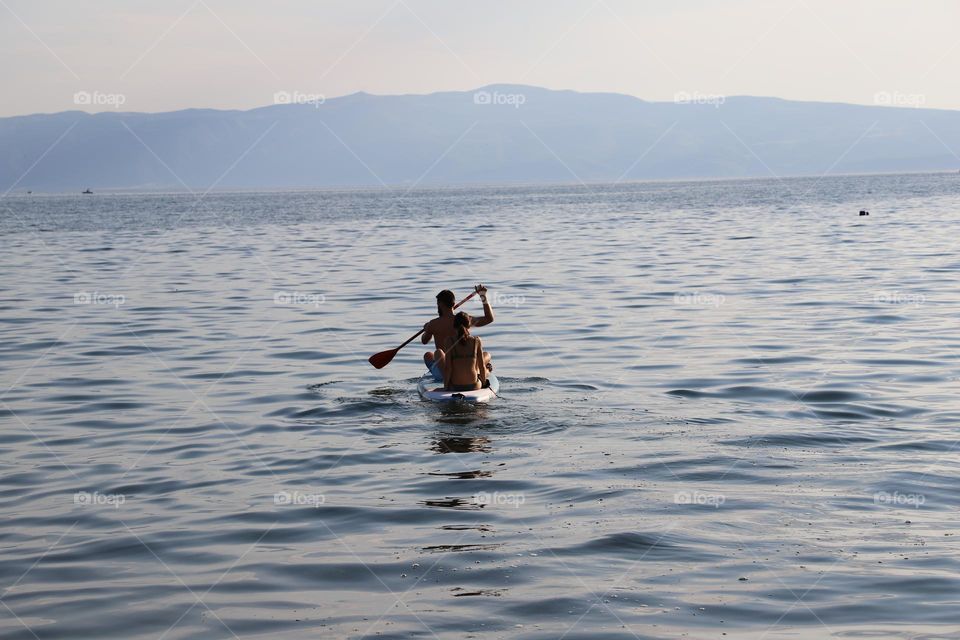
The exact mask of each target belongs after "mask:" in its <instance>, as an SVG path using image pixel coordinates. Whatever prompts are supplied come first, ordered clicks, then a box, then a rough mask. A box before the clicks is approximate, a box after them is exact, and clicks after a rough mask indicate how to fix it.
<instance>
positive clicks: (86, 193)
mask: <svg viewBox="0 0 960 640" xmlns="http://www.w3.org/2000/svg"><path fill="white" fill-rule="evenodd" d="M80 193H82V194H83V195H86V196H88V195H91V194H92V193H93V191H90V189H87V190H86V191H81V192H80Z"/></svg>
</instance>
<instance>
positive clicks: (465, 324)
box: [453, 311, 471, 338]
mask: <svg viewBox="0 0 960 640" xmlns="http://www.w3.org/2000/svg"><path fill="white" fill-rule="evenodd" d="M470 320H471V318H470V314H468V313H466V312H464V311H461V312H460V313H458V314H457V315H455V316H453V326H454V327H455V328H456V330H457V336H458V337H460V338H462V337H463V336H465V335H467V329H469V328H470Z"/></svg>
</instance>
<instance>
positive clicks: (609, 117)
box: [0, 85, 960, 192]
mask: <svg viewBox="0 0 960 640" xmlns="http://www.w3.org/2000/svg"><path fill="white" fill-rule="evenodd" d="M717 102H719V101H717ZM61 136H62V139H61ZM58 139H59V142H58ZM954 152H956V153H958V154H960V112H956V111H939V110H928V109H909V108H895V107H880V106H877V107H872V106H857V105H847V104H827V103H810V102H790V101H787V100H780V99H776V98H754V97H731V98H727V99H725V100H724V101H723V102H722V104H704V103H703V101H702V100H700V99H698V98H697V97H694V98H693V99H692V100H691V101H690V102H689V103H674V102H669V103H663V102H646V101H643V100H640V99H638V98H634V97H630V96H625V95H619V94H606V93H577V92H573V91H552V90H547V89H542V88H537V87H528V86H513V85H497V86H490V87H484V88H482V89H479V90H477V91H469V92H446V93H434V94H429V95H398V96H375V95H369V94H365V93H358V94H353V95H349V96H344V97H340V98H333V99H329V100H326V101H325V102H324V103H323V104H278V105H274V106H269V107H263V108H259V109H253V110H250V111H216V110H210V109H189V110H186V111H176V112H171V113H156V114H144V113H123V112H106V113H97V114H92V115H91V114H87V113H84V112H79V111H70V112H64V113H57V114H40V115H30V116H18V117H12V118H2V119H0V192H2V191H6V190H7V189H8V188H9V187H11V186H12V185H14V184H15V185H16V186H15V189H16V190H17V191H22V190H26V189H35V190H45V191H80V190H82V189H84V188H86V187H90V188H92V189H94V190H96V189H98V188H99V189H103V188H183V184H182V183H181V181H182V182H183V183H185V184H186V185H188V186H189V187H190V188H191V189H206V188H209V187H211V186H215V187H217V188H236V187H239V188H275V187H311V186H316V187H327V186H339V185H344V186H352V185H357V186H359V185H379V184H381V182H382V183H386V184H391V185H394V184H398V185H402V184H407V185H412V184H424V185H429V184H434V185H435V184H452V183H457V184H460V183H504V182H525V183H529V182H570V181H585V182H590V181H612V180H619V179H622V180H638V179H657V178H695V177H742V176H769V175H771V174H775V175H784V176H785V175H808V174H814V175H819V174H823V173H826V172H829V173H870V172H897V171H931V170H951V169H956V168H958V167H960V159H958V157H957V156H956V155H954Z"/></svg>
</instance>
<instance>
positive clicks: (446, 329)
mask: <svg viewBox="0 0 960 640" xmlns="http://www.w3.org/2000/svg"><path fill="white" fill-rule="evenodd" d="M427 326H428V327H429V330H430V333H432V334H433V348H434V349H440V350H443V349H446V348H447V342H449V341H451V340H453V339H455V338H456V336H457V331H456V329H454V327H453V314H450V315H443V316H439V317H436V318H434V319H433V320H431V321H430V322H429V323H427Z"/></svg>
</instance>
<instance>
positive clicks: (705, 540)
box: [0, 174, 960, 639]
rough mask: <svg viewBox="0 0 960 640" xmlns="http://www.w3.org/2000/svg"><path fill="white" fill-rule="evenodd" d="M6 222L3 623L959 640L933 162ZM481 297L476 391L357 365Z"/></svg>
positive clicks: (952, 187)
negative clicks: (901, 172)
mask: <svg viewBox="0 0 960 640" xmlns="http://www.w3.org/2000/svg"><path fill="white" fill-rule="evenodd" d="M860 209H869V210H870V212H871V215H870V216H859V215H858V211H859V210H860ZM0 234H2V238H3V240H2V241H3V251H2V253H0V264H2V274H3V278H2V280H0V305H2V313H0V364H2V366H0V383H2V386H0V393H2V396H0V401H2V403H0V412H2V413H0V423H2V428H0V449H2V465H3V467H2V468H3V473H2V475H0V481H2V487H0V549H2V550H0V586H2V590H0V605H2V606H0V637H3V638H11V639H13V638H17V639H20V638H23V639H31V638H40V639H47V638H69V639H76V638H101V639H102V638H124V639H127V638H169V639H173V638H234V637H236V638H254V637H270V638H327V637H330V638H340V637H344V638H373V637H378V638H469V637H474V638H488V637H489V638H570V639H572V638H723V637H724V636H727V637H731V638H756V639H760V638H867V637H869V638H957V637H960V635H958V630H960V606H958V605H960V533H958V527H957V524H958V519H960V510H958V507H960V464H958V459H960V448H958V444H960V402H958V400H957V392H958V378H960V358H958V347H960V333H958V317H960V314H958V311H960V281H958V276H960V255H958V253H957V242H958V240H957V239H958V238H960V178H958V177H957V176H955V175H942V174H941V175H911V176H870V177H826V178H822V179H816V178H803V179H785V180H777V179H769V180H741V181H728V182H702V183H695V182H685V183H679V182H678V183H647V184H616V185H614V184H607V185H603V184H597V185H576V186H560V187H476V188H473V187H471V188H449V189H411V190H404V189H399V188H398V189H394V190H381V191H321V192H284V193H209V194H206V195H201V194H196V195H194V194H94V195H92V196H79V195H76V196H74V195H70V196H63V195H36V194H34V195H29V196H28V195H24V194H19V195H17V194H13V195H9V196H7V197H5V198H3V199H2V200H0ZM477 282H483V283H485V284H487V285H488V286H489V288H490V291H491V299H492V300H493V302H494V309H495V312H496V321H495V323H494V324H493V325H491V326H488V327H484V328H482V329H480V330H478V335H480V336H481V337H482V338H483V339H484V342H485V345H486V348H487V349H489V350H490V351H491V352H492V353H493V356H494V363H495V367H496V371H497V373H498V375H499V376H500V378H501V381H502V385H503V386H502V389H501V396H502V397H501V398H500V399H498V400H497V401H495V402H494V403H492V404H490V405H488V406H480V407H442V406H437V405H434V404H430V403H426V402H423V401H421V400H420V399H419V398H418V397H417V394H416V391H415V383H416V380H417V378H418V377H419V375H420V374H421V373H422V371H421V370H422V364H421V354H422V352H423V350H424V349H423V348H422V347H421V346H420V345H419V344H412V345H410V346H409V347H407V348H406V349H404V350H403V351H402V352H401V353H400V354H399V355H398V356H397V357H396V358H395V359H394V361H393V362H392V364H391V365H390V366H388V367H387V368H385V369H382V370H375V369H373V368H372V367H371V366H370V365H369V364H368V363H367V361H366V359H367V357H369V356H370V355H371V354H372V353H374V352H377V351H381V350H384V349H388V348H391V347H394V346H396V345H398V344H399V343H400V342H402V341H403V340H404V339H406V338H407V337H409V336H410V335H411V334H413V333H414V332H415V331H416V330H417V329H418V328H419V327H420V326H421V325H422V324H423V323H424V322H425V321H426V320H428V319H429V318H430V317H431V315H432V312H433V310H434V306H433V296H434V294H435V293H436V291H438V290H439V289H442V288H447V287H449V288H452V289H453V290H454V291H455V292H456V293H457V294H458V295H459V296H463V295H465V294H466V293H467V292H468V291H469V289H470V287H471V286H472V285H473V284H475V283H477ZM467 309H468V310H469V311H471V312H474V313H476V312H479V305H476V304H474V303H473V302H471V303H468V305H467Z"/></svg>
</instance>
